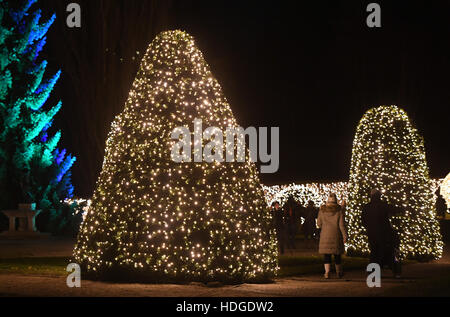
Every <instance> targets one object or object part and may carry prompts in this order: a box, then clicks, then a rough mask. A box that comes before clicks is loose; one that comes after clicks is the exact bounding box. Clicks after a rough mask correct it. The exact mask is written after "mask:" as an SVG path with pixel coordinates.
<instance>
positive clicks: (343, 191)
mask: <svg viewBox="0 0 450 317" xmlns="http://www.w3.org/2000/svg"><path fill="white" fill-rule="evenodd" d="M431 184H432V185H431V186H432V191H433V193H435V192H436V191H437V190H438V189H439V187H440V194H441V195H442V197H444V199H445V201H446V203H447V207H448V209H447V212H448V213H450V174H448V175H447V177H446V178H445V179H432V180H431ZM263 190H264V195H265V198H266V202H267V205H268V206H270V205H272V203H273V202H275V201H278V202H279V203H280V204H281V205H284V203H285V202H286V201H287V199H288V198H289V197H293V198H294V199H295V201H297V203H299V204H300V205H302V206H304V207H306V206H307V205H308V203H309V202H310V201H312V202H313V203H314V206H316V207H320V206H321V205H322V204H324V203H325V201H326V199H327V198H328V196H329V194H330V193H335V194H336V196H337V198H338V201H339V202H341V203H342V202H343V201H344V200H346V199H347V195H348V192H347V183H346V182H335V183H307V184H295V183H293V184H289V185H274V186H265V185H263ZM66 203H68V204H72V203H77V205H78V206H80V208H79V209H77V212H82V213H83V219H84V216H85V214H86V212H87V211H88V209H89V206H90V205H91V200H90V199H82V198H75V199H68V200H66Z"/></svg>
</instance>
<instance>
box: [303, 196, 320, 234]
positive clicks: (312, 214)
mask: <svg viewBox="0 0 450 317" xmlns="http://www.w3.org/2000/svg"><path fill="white" fill-rule="evenodd" d="M318 213H319V211H318V210H317V208H316V207H315V206H314V202H313V201H312V200H310V201H309V202H308V205H307V207H306V209H305V222H304V223H303V233H304V235H305V239H306V240H309V239H314V237H315V235H316V218H317V216H318Z"/></svg>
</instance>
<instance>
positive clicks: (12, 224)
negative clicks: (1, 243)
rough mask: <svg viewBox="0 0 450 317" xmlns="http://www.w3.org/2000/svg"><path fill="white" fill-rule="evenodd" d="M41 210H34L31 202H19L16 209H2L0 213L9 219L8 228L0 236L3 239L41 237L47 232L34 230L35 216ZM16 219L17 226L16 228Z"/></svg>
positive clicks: (45, 235) (46, 235)
mask: <svg viewBox="0 0 450 317" xmlns="http://www.w3.org/2000/svg"><path fill="white" fill-rule="evenodd" d="M40 212H41V210H35V209H34V205H32V204H29V205H28V204H20V205H19V209H17V210H2V213H3V214H4V215H5V216H6V217H8V219H9V230H8V231H5V232H2V233H0V238H4V239H41V238H46V237H48V236H49V234H44V233H40V232H38V231H37V230H36V223H35V221H36V216H37V215H39V213H40ZM16 219H18V220H19V226H18V228H17V230H16Z"/></svg>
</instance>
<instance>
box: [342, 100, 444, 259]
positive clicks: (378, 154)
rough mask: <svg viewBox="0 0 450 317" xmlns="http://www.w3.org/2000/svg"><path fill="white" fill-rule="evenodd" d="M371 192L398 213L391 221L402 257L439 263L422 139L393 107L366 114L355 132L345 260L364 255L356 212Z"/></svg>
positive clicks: (362, 232)
mask: <svg viewBox="0 0 450 317" xmlns="http://www.w3.org/2000/svg"><path fill="white" fill-rule="evenodd" d="M373 188H377V189H379V190H381V191H382V192H383V198H382V199H383V200H385V201H386V202H388V203H389V204H392V205H395V206H397V207H401V208H403V210H404V213H403V214H401V215H396V216H393V217H392V218H391V224H392V225H393V227H394V228H395V230H397V231H398V232H399V233H400V252H401V255H402V257H403V258H415V259H423V260H427V259H437V258H440V257H441V256H442V251H443V243H442V237H441V234H440V228H439V223H438V222H437V220H436V210H435V206H434V202H435V199H434V193H433V192H432V190H431V188H432V186H431V183H430V178H429V174H428V167H427V161H426V158H425V146H424V142H423V138H422V137H421V136H420V135H419V133H418V131H417V130H416V128H414V127H413V125H412V124H411V122H410V120H409V118H408V116H407V114H406V112H405V111H404V110H402V109H400V108H398V107H396V106H382V107H378V108H373V109H370V110H369V111H367V113H366V114H365V115H364V116H363V118H362V119H361V121H360V123H359V126H358V128H357V130H356V136H355V139H354V142H353V155H352V162H351V170H350V181H349V198H348V209H347V210H348V212H347V215H346V218H347V219H346V220H347V223H348V229H349V230H348V231H349V240H348V243H347V251H348V252H349V253H350V254H361V253H367V252H369V249H368V241H367V236H366V234H365V229H364V228H363V227H362V224H361V212H362V208H363V206H364V205H365V204H366V203H368V202H369V200H370V198H369V196H370V191H371V189H373Z"/></svg>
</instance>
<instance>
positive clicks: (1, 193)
mask: <svg viewBox="0 0 450 317" xmlns="http://www.w3.org/2000/svg"><path fill="white" fill-rule="evenodd" d="M36 1H37V0H26V1H23V0H21V1H4V0H0V209H13V208H17V204H18V203H31V202H34V203H36V204H37V207H38V208H40V209H41V210H43V213H42V214H41V215H44V216H46V221H45V222H44V223H43V224H42V226H41V229H47V230H50V231H52V232H53V233H61V232H62V231H64V230H66V229H67V228H65V227H67V226H68V225H70V224H69V222H70V221H71V212H72V210H71V207H69V206H67V205H65V204H64V203H63V202H62V200H64V199H66V198H70V197H72V195H73V186H72V183H71V172H70V169H71V167H72V165H73V163H74V161H75V157H73V156H72V155H70V154H67V153H66V150H60V149H58V148H57V145H58V142H59V140H60V138H61V131H57V132H54V133H51V132H50V131H51V126H52V123H53V120H54V117H55V115H56V114H57V113H58V111H59V110H60V109H61V106H62V104H61V102H58V103H57V104H56V105H53V106H48V103H47V100H48V98H49V96H50V94H51V92H52V90H53V88H54V86H55V84H56V83H57V81H58V79H59V77H60V74H61V72H60V71H57V72H56V73H55V74H53V75H51V76H47V75H46V68H47V61H46V60H41V59H40V58H39V54H40V52H41V50H42V49H43V47H44V45H45V42H46V33H47V31H48V29H49V28H50V26H51V25H52V23H53V22H54V20H55V15H53V16H51V17H50V18H49V19H48V20H46V21H43V22H42V21H40V18H41V10H39V9H31V7H32V5H33V4H34V3H35V2H36ZM38 223H39V219H38Z"/></svg>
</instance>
